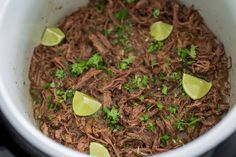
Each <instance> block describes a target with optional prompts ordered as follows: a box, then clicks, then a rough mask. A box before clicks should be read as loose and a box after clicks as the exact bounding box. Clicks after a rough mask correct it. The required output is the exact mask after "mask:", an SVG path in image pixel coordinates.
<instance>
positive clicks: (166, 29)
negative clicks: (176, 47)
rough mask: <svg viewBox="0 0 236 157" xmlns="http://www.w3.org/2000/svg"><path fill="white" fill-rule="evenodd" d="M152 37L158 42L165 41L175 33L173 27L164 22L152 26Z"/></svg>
mask: <svg viewBox="0 0 236 157" xmlns="http://www.w3.org/2000/svg"><path fill="white" fill-rule="evenodd" d="M150 29H151V32H150V34H151V36H152V37H153V38H154V39H155V40H157V41H163V40H165V39H166V38H168V37H169V36H170V34H171V32H172V31H173V26H172V25H170V24H167V23H164V22H162V21H159V22H155V23H153V24H152V25H151V28H150Z"/></svg>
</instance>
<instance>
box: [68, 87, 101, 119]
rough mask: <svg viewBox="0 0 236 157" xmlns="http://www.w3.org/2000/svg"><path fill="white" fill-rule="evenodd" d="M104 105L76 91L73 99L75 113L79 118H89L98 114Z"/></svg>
mask: <svg viewBox="0 0 236 157" xmlns="http://www.w3.org/2000/svg"><path fill="white" fill-rule="evenodd" d="M101 106H102V104H101V103H100V102H98V101H97V100H95V99H94V98H92V97H90V96H88V95H86V94H84V93H81V92H78V91H76V92H75V95H74V97H73V102H72V107H73V111H74V113H75V114H76V115H78V116H89V115H92V114H94V113H96V112H97V111H98V110H99V109H100V108H101Z"/></svg>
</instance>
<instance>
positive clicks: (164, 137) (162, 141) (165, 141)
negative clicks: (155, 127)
mask: <svg viewBox="0 0 236 157" xmlns="http://www.w3.org/2000/svg"><path fill="white" fill-rule="evenodd" d="M170 139H171V137H170V136H169V135H168V134H163V135H161V137H160V141H161V143H163V144H166V143H167V142H168V141H170Z"/></svg>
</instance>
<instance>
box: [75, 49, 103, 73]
mask: <svg viewBox="0 0 236 157" xmlns="http://www.w3.org/2000/svg"><path fill="white" fill-rule="evenodd" d="M103 65H104V62H103V59H102V56H101V55H100V54H98V53H97V54H95V55H93V56H92V57H91V58H89V60H87V61H78V63H74V64H73V65H72V66H71V73H72V74H73V75H76V76H78V75H80V74H82V73H83V72H84V71H85V70H88V69H89V68H96V69H101V68H102V67H103Z"/></svg>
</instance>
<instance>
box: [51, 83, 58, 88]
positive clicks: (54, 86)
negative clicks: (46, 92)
mask: <svg viewBox="0 0 236 157" xmlns="http://www.w3.org/2000/svg"><path fill="white" fill-rule="evenodd" d="M56 86H57V85H56V83H55V82H51V83H50V84H49V87H51V88H56Z"/></svg>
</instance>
